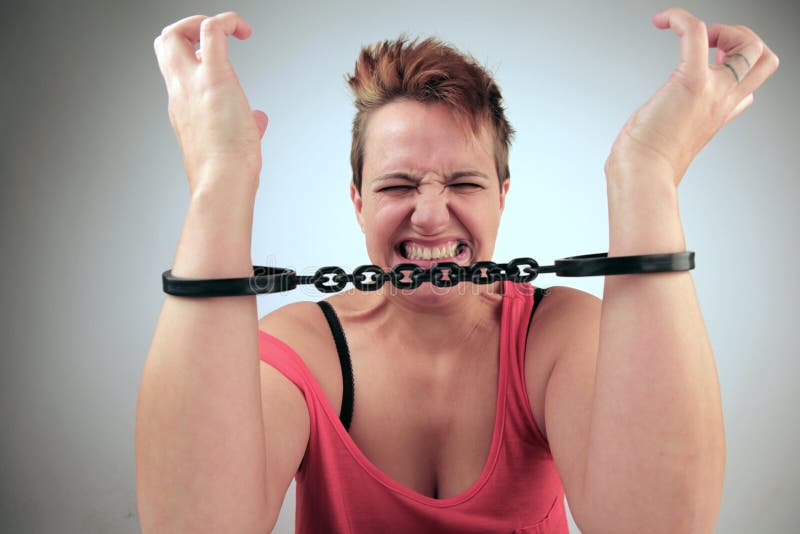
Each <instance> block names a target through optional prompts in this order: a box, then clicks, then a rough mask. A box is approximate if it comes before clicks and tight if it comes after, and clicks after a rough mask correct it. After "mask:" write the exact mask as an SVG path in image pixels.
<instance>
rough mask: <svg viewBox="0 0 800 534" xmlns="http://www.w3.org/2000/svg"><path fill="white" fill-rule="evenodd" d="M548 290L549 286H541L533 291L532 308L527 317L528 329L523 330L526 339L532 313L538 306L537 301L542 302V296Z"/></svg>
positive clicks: (529, 329)
mask: <svg viewBox="0 0 800 534" xmlns="http://www.w3.org/2000/svg"><path fill="white" fill-rule="evenodd" d="M549 292H550V289H549V288H542V287H537V288H536V289H535V290H534V291H533V309H532V310H531V316H530V317H529V318H528V329H527V330H525V336H526V339H527V335H528V332H530V331H531V322H532V321H533V314H534V313H536V308H538V307H539V303H541V302H542V297H544V296H545V295H547V293H549Z"/></svg>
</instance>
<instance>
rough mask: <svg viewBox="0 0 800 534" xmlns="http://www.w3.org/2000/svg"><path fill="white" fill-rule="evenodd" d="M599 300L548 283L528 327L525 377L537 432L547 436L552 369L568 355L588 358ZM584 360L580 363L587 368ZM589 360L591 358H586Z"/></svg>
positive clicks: (595, 337)
mask: <svg viewBox="0 0 800 534" xmlns="http://www.w3.org/2000/svg"><path fill="white" fill-rule="evenodd" d="M601 302H602V301H601V300H600V299H599V298H597V297H596V296H594V295H592V294H591V293H587V292H585V291H581V290H580V289H575V288H571V287H566V286H553V287H550V288H549V290H548V292H547V294H546V295H545V296H544V297H543V298H542V300H541V302H540V303H539V307H538V308H537V310H536V314H535V315H534V320H533V321H531V324H530V327H529V330H528V342H527V346H526V358H525V379H526V383H527V389H528V397H529V399H530V403H531V411H532V412H533V416H534V419H535V421H536V424H537V426H538V427H539V430H540V432H541V433H542V435H543V436H544V437H545V439H549V438H548V432H547V421H546V417H545V404H546V403H545V398H546V393H547V387H548V383H549V381H550V378H551V376H552V374H553V369H554V368H555V367H556V365H558V364H559V362H561V365H562V366H564V364H565V363H566V362H565V360H567V359H570V358H575V357H578V358H584V359H585V358H588V357H590V355H591V354H593V353H596V351H594V352H593V351H592V350H591V348H592V346H593V345H595V348H596V343H597V340H598V339H599V329H600V309H601ZM586 363H587V362H584V364H583V367H584V368H587V365H586ZM589 363H591V362H589ZM588 367H592V368H593V365H589V366H588Z"/></svg>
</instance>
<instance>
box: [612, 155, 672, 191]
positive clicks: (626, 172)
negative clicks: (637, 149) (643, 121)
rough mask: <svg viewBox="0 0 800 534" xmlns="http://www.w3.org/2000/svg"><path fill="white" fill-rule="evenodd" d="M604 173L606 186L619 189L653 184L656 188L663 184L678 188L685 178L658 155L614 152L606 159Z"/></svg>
mask: <svg viewBox="0 0 800 534" xmlns="http://www.w3.org/2000/svg"><path fill="white" fill-rule="evenodd" d="M604 171H605V176H606V184H607V185H609V186H617V187H632V186H634V185H635V186H642V185H648V184H650V183H651V182H652V185H654V186H656V187H661V186H662V184H663V186H666V185H670V186H672V188H677V186H678V184H679V183H680V181H681V178H682V177H683V174H682V173H680V172H679V171H678V170H677V169H676V167H675V166H674V165H673V164H672V163H671V162H670V161H669V160H668V159H667V158H665V157H660V156H659V155H657V154H653V155H651V156H649V157H647V156H633V155H630V154H625V155H622V154H619V153H618V152H613V153H612V154H611V155H609V156H608V159H606V163H605V167H604ZM643 182H645V183H644V184H643Z"/></svg>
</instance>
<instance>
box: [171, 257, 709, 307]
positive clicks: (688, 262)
mask: <svg viewBox="0 0 800 534" xmlns="http://www.w3.org/2000/svg"><path fill="white" fill-rule="evenodd" d="M691 269H694V252H691V251H685V252H675V253H670V254H644V255H638V256H616V257H612V258H609V257H608V253H606V252H601V253H597V254H584V255H581V256H570V257H568V258H563V259H560V260H556V261H555V264H554V265H539V264H538V263H537V262H536V260H534V259H533V258H517V259H514V260H511V261H510V262H508V263H494V262H491V261H479V262H477V263H473V264H472V265H470V266H469V267H462V266H461V265H458V264H456V263H450V262H445V263H437V264H435V265H433V266H432V267H431V268H429V269H423V268H422V267H420V266H419V265H416V264H414V263H401V264H400V265H396V266H395V267H394V268H393V269H392V270H390V271H384V270H383V269H382V268H381V267H379V266H377V265H362V266H360V267H358V268H356V269H355V270H354V271H353V273H352V274H347V272H346V271H345V270H344V269H342V268H341V267H333V266H330V267H322V268H321V269H318V270H317V272H316V273H314V274H313V275H311V276H299V275H298V274H297V273H295V272H294V271H293V270H292V269H285V268H283V267H264V266H258V265H254V266H253V271H254V276H251V277H248V278H222V279H202V280H198V279H191V278H178V277H175V276H173V275H172V271H171V270H168V271H164V272H163V273H162V274H161V279H162V283H163V287H164V292H165V293H168V294H170V295H177V296H184V297H224V296H235V295H259V294H262V293H278V292H281V291H291V290H292V289H294V288H295V287H297V286H298V285H300V284H309V285H313V286H314V287H315V288H317V289H318V290H319V291H321V292H322V293H336V292H337V291H341V290H343V289H344V287H345V286H346V285H347V284H353V286H355V288H356V289H359V290H361V291H376V290H378V289H380V288H381V287H383V286H384V285H385V284H386V282H391V283H392V284H393V285H394V286H395V287H397V288H399V289H414V288H417V287H419V286H420V285H422V284H423V283H425V282H430V283H431V284H433V285H434V286H436V287H450V286H454V285H456V284H458V283H460V282H472V283H473V284H491V283H493V282H501V281H506V280H509V281H511V282H517V283H525V282H530V281H532V280H534V279H536V277H537V276H539V275H540V274H543V273H555V274H556V276H570V277H572V276H609V275H617V274H643V273H663V272H674V271H689V270H691Z"/></svg>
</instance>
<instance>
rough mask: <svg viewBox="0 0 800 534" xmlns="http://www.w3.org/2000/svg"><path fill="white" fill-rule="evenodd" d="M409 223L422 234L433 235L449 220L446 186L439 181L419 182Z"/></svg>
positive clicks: (445, 225)
mask: <svg viewBox="0 0 800 534" xmlns="http://www.w3.org/2000/svg"><path fill="white" fill-rule="evenodd" d="M413 209H414V211H413V212H412V214H411V224H412V225H413V226H414V227H415V228H416V229H417V231H419V232H420V233H421V234H422V235H435V234H437V233H439V232H440V231H442V230H444V229H445V228H446V227H447V224H448V223H449V222H450V208H449V205H448V198H447V188H446V187H445V186H444V185H443V184H440V183H427V184H420V185H419V187H418V188H417V194H416V196H415V198H414V208H413Z"/></svg>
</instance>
